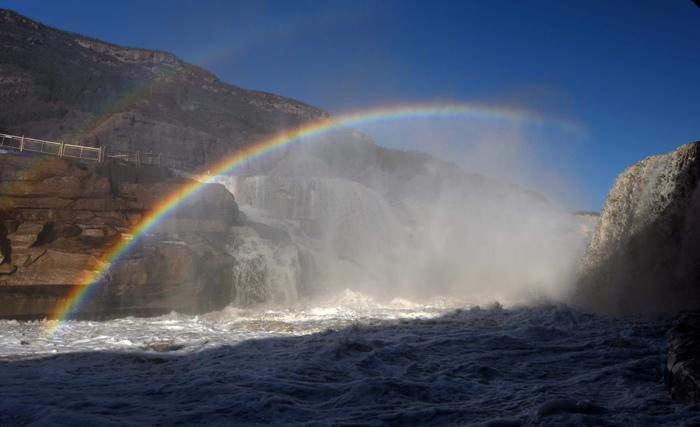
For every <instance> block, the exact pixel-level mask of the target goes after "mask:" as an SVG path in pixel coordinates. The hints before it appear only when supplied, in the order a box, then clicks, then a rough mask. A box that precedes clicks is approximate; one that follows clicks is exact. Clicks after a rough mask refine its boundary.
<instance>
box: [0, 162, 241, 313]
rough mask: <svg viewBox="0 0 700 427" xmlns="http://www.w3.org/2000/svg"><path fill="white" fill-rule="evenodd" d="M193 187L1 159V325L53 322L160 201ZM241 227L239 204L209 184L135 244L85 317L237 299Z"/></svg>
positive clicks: (118, 169) (166, 178)
mask: <svg viewBox="0 0 700 427" xmlns="http://www.w3.org/2000/svg"><path fill="white" fill-rule="evenodd" d="M185 184H187V180H185V179H183V178H176V177H174V176H172V175H171V174H170V173H169V172H168V171H167V170H164V169H158V168H148V167H142V168H138V169H137V168H132V167H127V166H121V165H117V164H111V165H105V166H101V165H93V166H86V165H82V164H78V163H74V162H71V161H68V160H64V159H58V158H47V157H32V156H18V155H7V154H6V155H0V219H1V221H0V250H1V254H2V263H1V264H0V316H2V317H12V318H36V317H44V316H48V315H50V314H51V313H52V311H53V310H54V309H55V307H56V306H57V304H58V303H60V302H61V300H63V299H65V298H66V297H67V296H68V295H69V293H70V292H72V291H75V286H76V285H78V286H79V285H81V284H82V283H84V280H85V278H86V277H88V276H89V275H90V274H92V272H93V271H95V270H98V269H102V268H103V267H105V266H104V265H103V264H102V263H103V261H104V257H105V255H106V254H107V253H108V252H109V251H110V249H111V248H112V247H113V246H114V245H115V244H116V243H117V242H119V241H120V239H124V238H127V239H128V238H131V237H132V236H130V235H129V233H131V230H132V228H133V226H134V225H135V224H137V223H138V222H139V221H140V220H141V219H142V218H143V216H144V215H145V214H146V213H147V212H149V211H152V210H153V209H154V207H155V206H157V204H158V203H160V200H161V199H162V198H163V197H164V196H166V195H169V194H172V193H173V192H175V191H176V190H177V189H178V188H180V187H181V186H183V185H185ZM238 223H239V214H238V208H237V205H236V202H235V200H234V198H233V196H232V195H231V194H230V193H229V192H228V191H227V190H226V189H225V188H224V187H223V186H221V185H218V184H212V185H207V186H205V188H204V189H203V190H201V191H200V192H198V193H197V194H196V195H195V196H194V197H192V198H190V199H188V200H187V201H186V202H185V203H183V206H181V207H180V208H178V209H177V210H176V211H175V212H174V213H173V214H172V215H170V216H169V217H168V218H166V219H164V220H163V221H161V222H160V223H159V225H158V226H157V227H156V228H154V229H153V230H151V231H150V234H149V235H148V236H146V237H145V238H143V239H142V240H140V241H138V242H136V243H135V244H134V247H133V248H132V249H131V250H130V251H129V252H128V253H127V254H125V255H124V257H123V258H122V259H120V261H119V262H116V263H113V265H111V266H106V267H108V273H107V274H106V275H105V277H104V280H103V282H102V283H100V284H99V285H97V286H95V289H94V290H93V291H91V297H90V298H89V300H88V301H87V303H86V304H84V305H83V306H81V307H80V309H79V310H78V311H77V312H76V313H75V314H76V315H77V316H79V317H91V318H95V317H105V316H116V315H123V314H152V313H158V312H163V311H169V310H179V311H185V312H193V311H204V310H211V309H215V308H220V307H222V306H224V305H226V304H227V303H228V302H229V300H230V287H231V280H232V267H233V264H234V260H233V258H232V257H231V256H230V255H229V254H228V252H227V251H226V245H227V243H228V241H229V240H230V236H229V233H230V230H231V227H234V226H236V225H237V224H238Z"/></svg>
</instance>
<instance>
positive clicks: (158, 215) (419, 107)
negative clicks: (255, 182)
mask: <svg viewBox="0 0 700 427" xmlns="http://www.w3.org/2000/svg"><path fill="white" fill-rule="evenodd" d="M431 117H440V118H445V117H447V118H449V117H463V118H465V119H478V120H490V121H511V122H523V123H528V124H543V123H545V122H547V121H546V120H544V119H543V118H542V117H540V116H538V115H536V114H534V113H532V112H529V111H526V110H518V109H512V108H498V107H491V106H485V105H480V104H438V105H435V104H413V105H400V106H392V107H383V108H375V109H370V110H364V111H359V112H354V113H349V114H344V115H340V116H337V117H334V118H323V119H320V120H317V121H314V122H310V123H308V124H305V125H302V126H300V127H297V128H295V129H292V130H289V131H285V132H281V133H278V134H276V135H274V136H272V137H270V138H268V139H265V140H263V141H261V142H258V143H256V144H252V145H251V146H249V147H247V148H246V149H244V150H241V151H239V152H236V153H234V154H233V155H231V156H229V157H227V158H225V159H224V160H223V161H221V162H219V163H218V164H217V165H216V166H214V167H212V168H211V169H210V171H209V173H207V174H206V175H200V176H198V177H197V178H196V179H195V180H192V181H191V182H188V183H187V184H185V185H183V186H182V187H181V188H179V189H178V190H177V191H174V192H173V193H171V194H170V195H168V196H167V197H165V198H164V199H162V200H161V201H160V202H159V203H158V205H157V206H156V207H155V208H154V209H152V210H151V211H150V212H149V213H147V214H146V216H145V217H144V218H143V219H142V220H141V222H139V223H138V224H137V225H136V226H135V227H133V228H132V230H131V233H130V235H131V237H130V238H125V237H122V239H121V240H120V241H119V242H118V243H117V244H116V245H115V246H113V247H112V248H111V249H110V250H109V251H108V252H107V254H106V255H105V256H104V258H103V259H102V260H101V261H100V264H99V265H98V266H97V267H98V268H97V269H96V270H93V271H91V272H90V273H88V274H86V275H85V276H84V277H82V278H81V279H80V280H79V281H78V282H77V285H76V286H75V289H74V290H73V291H71V293H70V294H69V295H68V297H67V298H66V299H65V301H64V302H63V303H61V304H59V305H58V306H57V307H56V309H55V310H54V314H53V316H51V319H52V320H56V321H55V322H48V323H47V334H48V335H51V334H53V333H54V332H55V331H56V330H57V329H58V328H59V326H60V325H61V322H62V321H63V320H65V319H66V318H67V317H69V316H70V314H71V313H72V312H74V311H75V310H76V309H77V308H78V307H79V306H80V304H81V303H82V302H84V301H85V300H86V299H87V297H88V296H89V293H90V291H91V290H92V289H93V288H95V287H96V284H98V283H99V282H100V281H101V279H102V278H103V277H104V275H105V273H106V272H107V271H108V270H109V267H110V265H111V264H112V263H114V262H116V261H118V260H119V258H120V257H122V256H123V255H125V254H126V253H127V252H128V251H129V249H130V248H131V247H133V246H134V244H135V243H136V242H138V241H139V240H140V239H141V238H142V237H143V236H144V235H145V234H146V233H147V232H148V231H149V230H151V229H153V228H154V227H155V226H156V225H157V224H158V223H159V222H160V221H162V220H163V219H165V218H166V217H167V216H168V214H169V213H171V212H172V211H173V210H174V209H175V208H176V207H177V206H178V205H179V204H180V203H181V202H182V201H184V200H186V199H187V198H188V197H190V196H191V195H193V194H194V193H196V192H197V191H198V190H199V189H201V188H202V187H203V186H204V185H205V184H208V183H210V182H212V181H213V180H214V179H215V177H216V176H218V175H223V174H228V173H231V172H233V171H234V170H235V169H236V167H238V166H239V165H241V164H242V163H243V162H246V161H248V160H251V159H255V158H257V157H260V156H262V155H264V154H266V153H269V152H271V151H273V150H274V149H275V148H279V147H284V146H286V145H289V144H292V143H294V142H297V141H300V140H303V139H305V138H309V137H313V136H317V135H320V134H322V133H324V132H327V131H330V130H333V129H338V128H347V127H352V126H359V125H364V124H370V123H375V122H381V121H388V120H401V119H414V118H431ZM556 123H557V124H558V125H559V126H561V127H564V128H572V127H575V126H574V125H572V124H571V123H566V122H556Z"/></svg>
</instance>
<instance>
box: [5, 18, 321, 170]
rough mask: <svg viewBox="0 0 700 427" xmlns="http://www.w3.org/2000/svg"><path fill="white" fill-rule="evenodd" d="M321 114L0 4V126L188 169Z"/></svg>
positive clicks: (175, 60)
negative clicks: (151, 155) (163, 159)
mask: <svg viewBox="0 0 700 427" xmlns="http://www.w3.org/2000/svg"><path fill="white" fill-rule="evenodd" d="M325 115H326V114H325V113H323V112H322V111H320V110H318V109H316V108H313V107H310V106H308V105H305V104H303V103H301V102H298V101H294V100H291V99H288V98H284V97H281V96H277V95H272V94H268V93H262V92H256V91H251V90H245V89H242V88H239V87H236V86H233V85H229V84H226V83H223V82H221V81H220V80H219V79H218V78H216V77H215V76H214V75H212V74H211V73H209V72H208V71H205V70H203V69H201V68H199V67H197V66H194V65H190V64H187V63H185V62H183V61H181V60H180V59H178V58H177V57H175V56H174V55H171V54H169V53H165V52H159V51H152V50H145V49H133V48H126V47H122V46H116V45H113V44H110V43H106V42H102V41H98V40H94V39H90V38H87V37H84V36H80V35H78V34H72V33H67V32H64V31H59V30H56V29H53V28H49V27H47V26H44V25H41V24H39V23H37V22H34V21H32V20H30V19H28V18H25V17H23V16H20V15H18V14H16V13H14V12H12V11H9V10H3V9H0V132H2V131H5V132H8V133H14V134H20V135H22V134H26V135H28V136H33V137H36V138H46V139H54V140H64V141H66V142H69V141H70V142H74V143H80V144H87V145H94V146H99V145H104V146H107V147H108V149H110V150H112V151H119V150H141V151H154V152H160V153H163V154H164V155H166V156H168V157H171V158H173V159H176V160H178V161H179V163H180V164H181V167H182V168H184V169H192V168H195V167H199V166H203V165H206V164H207V163H209V162H210V161H216V160H218V159H220V157H221V156H222V155H223V154H225V153H229V152H231V151H232V150H234V149H236V148H241V147H243V146H245V145H246V144H249V143H250V142H252V141H255V140H256V139H258V138H260V137H263V136H265V135H268V134H270V133H273V132H276V131H279V130H280V129H283V128H287V127H294V126H297V125H299V124H300V123H302V122H305V121H309V120H313V119H316V118H319V117H322V116H325Z"/></svg>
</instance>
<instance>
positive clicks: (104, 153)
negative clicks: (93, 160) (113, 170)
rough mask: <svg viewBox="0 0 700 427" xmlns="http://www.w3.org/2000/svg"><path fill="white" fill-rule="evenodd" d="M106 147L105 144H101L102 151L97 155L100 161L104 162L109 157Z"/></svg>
mask: <svg viewBox="0 0 700 427" xmlns="http://www.w3.org/2000/svg"><path fill="white" fill-rule="evenodd" d="M106 149H107V147H105V146H104V145H101V146H100V151H99V152H98V153H97V154H98V155H97V161H98V162H100V163H104V161H105V157H107V153H106V151H107V150H106Z"/></svg>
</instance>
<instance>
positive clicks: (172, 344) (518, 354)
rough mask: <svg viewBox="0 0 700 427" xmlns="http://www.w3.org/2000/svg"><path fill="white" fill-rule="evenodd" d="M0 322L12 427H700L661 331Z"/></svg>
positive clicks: (350, 312) (344, 302)
mask: <svg viewBox="0 0 700 427" xmlns="http://www.w3.org/2000/svg"><path fill="white" fill-rule="evenodd" d="M1 323H2V324H0V331H2V332H0V384H1V386H0V424H1V425H52V424H53V425H191V424H207V425H231V424H236V425H258V424H276V425H283V424H286V425H488V426H520V425H523V426H525V425H527V426H531V425H606V426H608V425H620V426H629V425H654V426H657V425H669V426H679V425H698V424H699V423H700V415H699V414H698V411H697V409H698V408H697V407H691V406H686V405H682V404H677V403H674V402H672V401H671V400H670V398H669V395H668V391H667V389H666V387H665V385H664V364H665V360H666V354H665V351H666V340H665V338H664V333H665V330H666V326H667V325H666V321H665V320H664V319H629V318H628V319H616V318H607V317H599V316H594V315H590V314H585V313H581V312H578V311H575V310H573V309H571V308H568V307H566V306H541V307H529V308H528V307H520V308H518V307H513V308H503V307H500V306H498V305H495V306H489V307H474V306H467V305H464V304H461V303H460V302H459V301H455V300H444V299H436V300H434V301H430V302H427V303H425V302H424V303H414V302H411V301H407V300H402V299H396V300H392V301H388V302H384V303H379V302H376V301H374V300H373V299H371V298H369V297H366V296H364V295H362V294H358V293H354V292H350V291H346V292H344V293H342V295H341V296H340V297H338V298H334V299H328V300H325V301H316V302H313V303H311V302H310V303H308V304H306V305H303V306H302V305H298V306H294V307H290V308H285V309H274V308H258V309H247V310H243V309H236V308H228V309H225V310H222V311H219V312H215V313H209V314H206V315H200V316H186V315H181V314H176V313H172V314H169V315H165V316H161V317H156V318H148V319H142V318H124V319H117V320H111V321H104V322H89V321H69V322H66V323H65V324H63V325H62V326H61V327H60V328H59V329H58V330H57V332H56V333H54V334H53V335H51V336H46V335H45V333H44V330H45V329H46V327H47V326H50V325H47V324H46V322H18V321H2V322H1Z"/></svg>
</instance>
